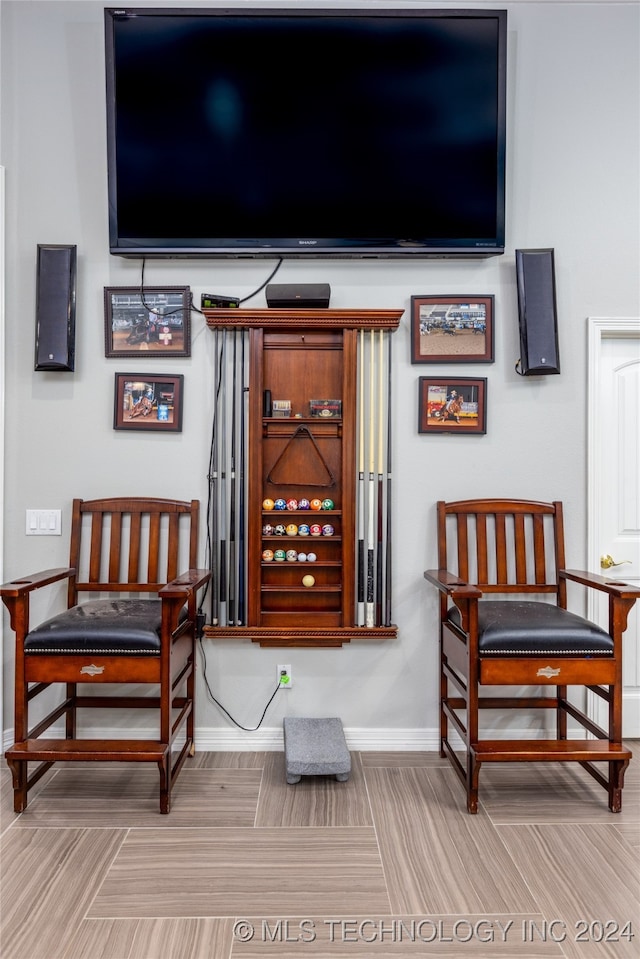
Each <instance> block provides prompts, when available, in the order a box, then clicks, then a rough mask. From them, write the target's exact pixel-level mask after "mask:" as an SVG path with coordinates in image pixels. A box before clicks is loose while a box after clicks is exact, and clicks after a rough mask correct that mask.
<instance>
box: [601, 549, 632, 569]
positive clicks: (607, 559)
mask: <svg viewBox="0 0 640 959" xmlns="http://www.w3.org/2000/svg"><path fill="white" fill-rule="evenodd" d="M630 562H631V560H630V559H621V560H620V562H618V563H617V562H616V561H615V559H614V558H613V556H610V555H609V554H608V553H606V554H605V555H604V556H601V557H600V568H601V569H611V567H612V566H622V564H623V563H630Z"/></svg>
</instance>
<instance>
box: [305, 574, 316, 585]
mask: <svg viewBox="0 0 640 959" xmlns="http://www.w3.org/2000/svg"><path fill="white" fill-rule="evenodd" d="M302 585H303V586H309V587H310V586H314V585H315V577H313V576H312V575H311V573H307V575H306V576H303V577H302Z"/></svg>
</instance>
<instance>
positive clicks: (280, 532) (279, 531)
mask: <svg viewBox="0 0 640 959" xmlns="http://www.w3.org/2000/svg"><path fill="white" fill-rule="evenodd" d="M286 532H287V528H286V526H283V525H282V523H278V525H277V526H276V527H274V530H273V535H274V536H284V535H285V533H286Z"/></svg>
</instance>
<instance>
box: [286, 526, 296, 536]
mask: <svg viewBox="0 0 640 959" xmlns="http://www.w3.org/2000/svg"><path fill="white" fill-rule="evenodd" d="M297 535H298V527H297V526H296V524H295V523H289V525H288V526H287V536H297Z"/></svg>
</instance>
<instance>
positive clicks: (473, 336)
mask: <svg viewBox="0 0 640 959" xmlns="http://www.w3.org/2000/svg"><path fill="white" fill-rule="evenodd" d="M493 314H494V297H493V296H440V295H437V296H412V297H411V362H412V363H493Z"/></svg>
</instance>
